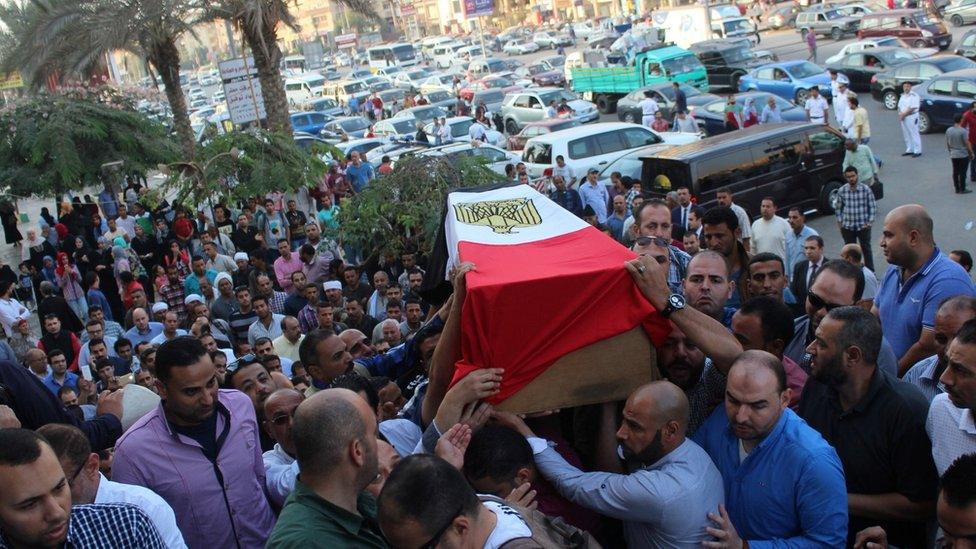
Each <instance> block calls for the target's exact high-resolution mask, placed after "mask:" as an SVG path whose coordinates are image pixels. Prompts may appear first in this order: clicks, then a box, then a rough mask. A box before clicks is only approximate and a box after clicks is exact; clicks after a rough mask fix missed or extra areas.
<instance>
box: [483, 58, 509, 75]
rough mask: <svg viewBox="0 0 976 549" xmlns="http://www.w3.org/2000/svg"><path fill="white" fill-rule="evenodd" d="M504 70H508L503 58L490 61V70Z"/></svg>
mask: <svg viewBox="0 0 976 549" xmlns="http://www.w3.org/2000/svg"><path fill="white" fill-rule="evenodd" d="M504 70H507V67H506V66H505V62H504V61H502V60H501V59H495V60H492V61H488V72H501V71H504Z"/></svg>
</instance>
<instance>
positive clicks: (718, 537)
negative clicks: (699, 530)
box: [702, 504, 742, 549]
mask: <svg viewBox="0 0 976 549" xmlns="http://www.w3.org/2000/svg"><path fill="white" fill-rule="evenodd" d="M718 512H719V514H718V515H716V514H715V513H709V514H708V519H709V520H711V521H712V522H714V523H715V524H716V525H717V526H718V528H711V527H706V528H705V531H706V532H707V533H708V535H710V536H712V537H713V538H715V541H704V542H702V547H709V548H710V549H726V548H728V549H742V539H741V538H739V533H738V532H736V531H735V526H733V525H732V520H730V519H729V514H728V512H726V511H725V506H724V505H721V504H720V505H719V506H718Z"/></svg>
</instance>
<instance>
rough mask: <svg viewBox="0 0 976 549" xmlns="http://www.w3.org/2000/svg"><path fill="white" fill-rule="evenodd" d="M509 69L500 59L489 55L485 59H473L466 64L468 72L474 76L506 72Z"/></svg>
mask: <svg viewBox="0 0 976 549" xmlns="http://www.w3.org/2000/svg"><path fill="white" fill-rule="evenodd" d="M509 70H511V69H509V68H508V65H506V64H505V62H504V61H503V60H501V59H498V58H497V57H489V58H487V59H475V60H474V61H472V62H471V64H470V65H468V72H469V73H471V74H472V75H474V76H476V77H484V76H488V75H489V74H495V73H499V72H507V71H509Z"/></svg>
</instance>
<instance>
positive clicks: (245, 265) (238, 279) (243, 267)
mask: <svg viewBox="0 0 976 549" xmlns="http://www.w3.org/2000/svg"><path fill="white" fill-rule="evenodd" d="M234 263H236V264H237V270H236V271H234V273H233V275H232V277H233V280H232V281H233V282H234V287H235V288H236V287H238V286H248V285H250V284H251V278H250V275H251V264H250V258H249V257H248V255H247V254H246V253H244V252H237V253H236V254H234ZM215 280H216V279H215Z"/></svg>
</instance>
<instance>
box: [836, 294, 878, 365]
mask: <svg viewBox="0 0 976 549" xmlns="http://www.w3.org/2000/svg"><path fill="white" fill-rule="evenodd" d="M827 318H829V319H831V320H837V321H840V322H842V323H843V324H844V325H843V326H842V327H841V329H840V331H838V332H837V335H836V336H835V340H836V341H837V345H838V346H839V347H840V348H841V349H846V348H848V347H850V346H856V347H857V348H858V349H860V350H861V355H862V356H863V357H864V361H865V362H867V363H869V364H876V363H877V362H878V355H879V354H880V353H881V322H879V321H878V317H876V316H874V315H873V314H871V313H870V312H868V311H865V310H864V309H863V308H862V307H857V306H854V305H850V306H847V307H838V308H836V309H833V310H832V311H830V312H828V313H827Z"/></svg>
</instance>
